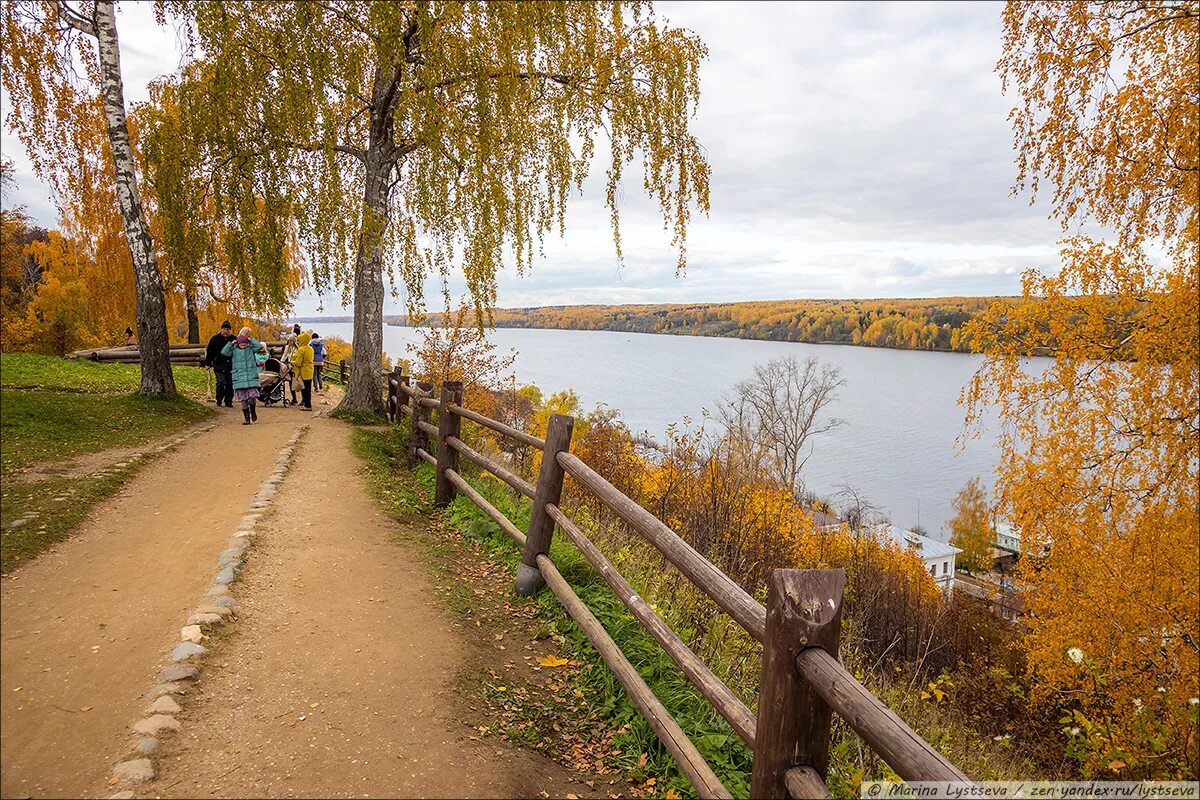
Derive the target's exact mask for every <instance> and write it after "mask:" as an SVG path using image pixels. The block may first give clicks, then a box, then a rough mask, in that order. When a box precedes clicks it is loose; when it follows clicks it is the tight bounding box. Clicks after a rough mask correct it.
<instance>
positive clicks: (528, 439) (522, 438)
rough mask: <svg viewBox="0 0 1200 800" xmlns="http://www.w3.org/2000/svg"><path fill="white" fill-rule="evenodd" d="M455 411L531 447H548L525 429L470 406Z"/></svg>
mask: <svg viewBox="0 0 1200 800" xmlns="http://www.w3.org/2000/svg"><path fill="white" fill-rule="evenodd" d="M453 411H454V413H455V414H458V415H459V416H461V417H465V418H466V419H469V420H471V421H472V422H474V423H477V424H479V425H482V426H483V427H485V428H490V429H491V430H493V431H496V433H502V434H504V435H505V436H507V437H508V438H510V439H515V440H516V441H518V442H521V443H522V444H527V445H529V446H530V447H536V448H537V449H538V450H544V449H546V442H545V441H543V440H542V439H539V438H537V437H536V436H530V435H529V434H528V433H525V431H519V430H517V429H516V428H514V427H512V426H510V425H505V424H504V423H503V422H497V421H496V420H494V419H492V418H491V417H485V416H484V415H483V414H477V413H475V412H474V411H472V410H471V409H469V408H463V407H462V406H455V407H454V408H453Z"/></svg>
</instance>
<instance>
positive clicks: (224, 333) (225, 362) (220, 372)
mask: <svg viewBox="0 0 1200 800" xmlns="http://www.w3.org/2000/svg"><path fill="white" fill-rule="evenodd" d="M232 340H233V325H231V324H230V323H229V320H225V321H224V322H222V323H221V330H220V332H219V333H217V334H215V335H214V336H213V337H212V338H211V339H209V340H208V347H207V348H206V349H205V351H204V365H205V366H206V367H212V371H213V373H214V374H215V375H216V376H217V406H218V407H219V406H221V405H222V404H223V405H224V406H225V407H226V408H233V360H232V359H231V358H230V357H229V356H227V355H225V354H224V353H222V352H221V351H222V350H223V349H225V345H227V344H229V343H230V342H231V341H232Z"/></svg>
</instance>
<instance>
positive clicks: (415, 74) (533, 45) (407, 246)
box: [167, 0, 709, 412]
mask: <svg viewBox="0 0 1200 800" xmlns="http://www.w3.org/2000/svg"><path fill="white" fill-rule="evenodd" d="M167 8H168V9H169V10H171V11H172V12H178V13H184V14H186V15H187V17H188V18H189V20H190V21H191V23H192V25H193V31H194V35H195V41H196V44H197V45H198V47H199V50H200V51H201V52H202V53H203V54H204V58H205V59H207V60H209V61H210V62H211V64H212V66H213V68H214V69H213V76H214V83H213V87H212V91H211V93H210V95H209V97H210V100H211V102H213V103H214V107H215V108H216V109H218V110H217V112H216V113H217V114H218V116H219V117H220V119H221V120H222V134H221V135H222V137H223V140H224V144H225V146H226V147H227V148H228V151H229V160H228V163H229V165H230V166H231V168H232V167H233V166H235V165H236V169H237V170H238V171H240V172H241V173H243V174H247V173H249V174H254V175H256V176H258V178H259V180H260V181H261V182H262V184H263V185H267V184H269V185H270V186H271V187H273V188H274V189H275V190H276V191H278V192H279V193H280V194H283V195H286V196H287V199H288V201H289V202H290V203H291V204H292V205H293V206H294V207H296V208H303V209H304V211H303V213H302V214H298V216H297V222H298V225H299V232H300V238H301V242H302V244H303V246H304V249H305V253H306V257H307V258H308V259H309V260H310V262H311V266H312V277H313V279H314V282H315V284H316V285H317V286H318V287H319V288H328V287H331V286H340V287H342V298H343V300H345V301H350V300H352V302H353V305H354V317H355V321H354V353H353V361H352V371H351V377H350V385H349V387H348V389H347V393H346V398H345V400H344V402H343V408H348V409H357V410H364V409H366V410H372V411H376V412H378V411H380V410H381V409H382V398H381V394H380V391H379V376H378V372H379V364H380V360H381V355H382V350H383V341H382V338H383V304H384V277H385V275H387V276H389V277H390V278H391V279H392V280H393V282H394V283H395V282H399V283H402V284H403V286H404V290H405V293H406V302H407V304H408V307H409V308H408V310H409V312H410V315H412V316H417V317H419V316H420V314H421V310H422V298H423V296H424V291H425V282H426V279H427V278H428V277H430V276H433V277H435V278H437V279H440V280H441V281H442V282H443V285H444V282H445V281H446V280H447V279H448V278H449V276H450V274H451V272H452V271H456V270H459V269H461V273H462V275H463V277H464V278H465V282H466V285H467V290H468V292H469V294H470V296H471V298H472V301H473V306H474V311H475V316H476V321H477V323H478V324H479V325H481V326H482V325H484V324H485V322H486V321H487V312H486V309H488V308H489V307H490V306H492V305H494V303H495V299H496V274H497V272H498V270H500V269H501V268H502V267H503V265H504V264H505V263H506V262H508V263H511V264H513V265H514V266H515V268H516V270H517V272H518V273H519V274H523V273H524V272H526V271H527V270H528V269H530V267H531V266H532V264H533V261H534V256H535V252H540V248H541V244H542V242H543V239H544V236H545V234H546V233H547V232H549V231H550V230H552V229H555V228H557V229H558V231H559V233H560V235H561V234H565V216H564V212H565V207H566V202H567V198H568V196H569V195H570V193H571V192H572V190H576V189H579V188H581V187H582V185H583V182H584V180H585V178H586V177H587V175H588V171H589V167H590V165H591V162H592V160H593V156H594V155H595V154H596V152H597V137H598V135H599V134H600V133H601V132H602V131H603V133H604V134H606V138H607V144H608V150H609V154H608V159H607V161H608V163H607V171H606V176H605V177H606V197H605V202H606V203H607V206H608V208H609V210H610V212H611V217H612V226H613V237H614V243H615V246H616V252H617V256H618V258H619V257H620V255H621V249H620V227H619V213H618V195H619V191H620V188H621V185H622V176H623V174H624V170H625V167H626V166H627V165H628V164H629V163H630V162H631V161H632V160H633V159H635V158H636V157H638V156H640V160H641V165H642V173H643V184H644V187H645V190H646V191H647V193H648V194H649V195H650V196H651V197H652V198H653V199H654V200H656V201H657V204H658V206H659V208H660V211H661V213H662V216H663V220H664V224H665V226H666V227H668V228H669V229H670V233H671V240H672V243H673V245H674V246H675V247H676V249H677V252H678V267H679V269H680V270H682V269H683V268H684V267H685V266H686V237H687V227H688V222H689V220H690V216H691V210H692V208H699V209H701V210H704V211H707V209H708V175H709V169H708V165H707V162H706V161H705V159H704V156H703V154H702V151H701V148H700V145H699V143H698V142H697V141H696V139H695V137H694V136H693V135H692V134H691V132H690V129H689V124H690V119H691V116H692V114H693V112H694V110H695V106H696V103H697V100H698V96H699V78H698V69H699V64H700V61H701V60H702V59H703V58H704V57H705V55H706V51H705V48H704V46H703V44H702V43H701V42H700V41H699V39H698V38H697V37H695V36H694V35H692V34H690V33H687V32H685V31H682V30H679V29H675V28H670V27H668V26H666V25H663V24H660V23H659V21H658V20H657V18H656V17H655V15H654V12H653V9H652V7H651V5H650V4H649V3H645V2H634V3H602V2H597V3H590V2H589V3H523V2H488V3H483V2H465V3H462V2H420V3H413V2H394V3H393V2H369V3H363V2H340V1H338V0H328V1H326V2H309V3H285V2H272V1H270V0H260V2H247V3H236V4H229V3H218V2H204V1H199V2H192V3H187V4H180V5H170V6H167ZM266 211H267V213H269V212H270V211H271V209H270V208H269V207H268V208H267V209H266ZM397 279H398V280H397Z"/></svg>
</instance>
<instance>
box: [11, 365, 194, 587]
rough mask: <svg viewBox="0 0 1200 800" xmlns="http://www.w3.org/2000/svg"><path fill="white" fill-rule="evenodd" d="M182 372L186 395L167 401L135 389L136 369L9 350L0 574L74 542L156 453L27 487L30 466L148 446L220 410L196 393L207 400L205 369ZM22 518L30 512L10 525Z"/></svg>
mask: <svg viewBox="0 0 1200 800" xmlns="http://www.w3.org/2000/svg"><path fill="white" fill-rule="evenodd" d="M174 372H175V380H176V383H177V385H178V386H179V389H180V391H181V392H183V393H184V394H185V395H187V396H181V397H175V398H172V399H169V400H161V399H154V398H149V397H143V396H141V395H138V394H136V392H137V389H138V385H139V382H140V370H139V368H138V367H137V366H136V365H129V364H96V363H92V362H89V361H77V360H67V359H62V358H55V357H52V356H38V355H30V354H25V353H10V354H4V355H0V477H2V478H3V492H2V494H0V520H3V522H2V523H0V524H2V525H3V527H2V528H0V571H5V572H7V571H8V570H9V569H11V568H12V567H13V566H15V565H16V564H17V563H18V562H20V561H25V560H28V559H30V558H33V557H34V556H36V555H37V554H38V553H40V552H41V551H43V550H45V549H46V548H47V547H49V546H50V545H52V544H54V543H56V542H58V541H61V540H62V539H64V538H66V537H67V536H68V535H70V532H71V530H72V529H73V528H74V527H75V526H76V525H77V524H78V523H79V522H80V521H81V520H82V519H83V518H84V517H85V516H86V515H87V513H88V511H89V510H90V509H91V507H92V505H94V504H95V503H96V502H98V501H100V500H103V499H105V498H107V497H109V496H111V495H112V494H113V493H114V492H116V490H117V489H118V488H119V487H120V486H121V484H122V483H123V482H124V481H125V480H126V479H127V478H128V477H130V476H131V475H133V474H134V473H135V472H136V471H137V470H138V469H139V468H140V466H141V465H142V464H144V463H146V462H147V461H149V460H151V458H150V457H148V456H147V457H143V458H140V459H133V460H130V461H128V462H127V466H125V467H122V468H113V469H110V470H107V471H106V472H105V473H104V474H102V475H89V476H86V477H83V478H66V477H56V478H50V479H48V480H41V481H38V482H34V483H18V482H17V481H16V480H15V477H16V475H17V473H18V472H19V471H20V470H21V469H22V468H23V467H25V466H28V465H30V464H36V463H39V462H46V461H49V462H60V461H64V460H67V459H70V458H71V457H73V456H77V455H81V454H84V453H94V452H97V451H101V450H105V449H108V448H112V447H132V446H136V445H140V444H143V443H145V442H147V441H150V440H151V439H155V438H157V437H159V436H165V435H167V434H171V433H175V432H177V431H179V430H181V429H182V428H185V427H187V426H189V425H191V424H193V423H195V422H198V421H200V420H202V419H205V418H206V417H208V416H210V415H211V414H212V413H213V409H212V408H207V407H205V406H203V405H201V404H200V403H198V402H196V401H195V400H193V399H189V398H190V397H195V398H197V399H199V398H203V397H204V395H205V393H206V378H205V375H204V373H203V371H202V370H200V369H198V368H196V367H175V369H174ZM30 515H32V516H30ZM22 517H29V518H28V519H27V520H26V521H25V522H23V523H20V524H19V525H18V526H17V527H15V528H12V527H10V525H11V524H12V523H13V522H15V521H17V520H18V519H20V518H22Z"/></svg>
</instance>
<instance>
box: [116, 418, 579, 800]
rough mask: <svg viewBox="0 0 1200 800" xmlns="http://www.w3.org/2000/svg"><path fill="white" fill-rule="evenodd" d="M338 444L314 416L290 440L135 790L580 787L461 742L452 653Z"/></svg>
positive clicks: (459, 652) (520, 756) (245, 793)
mask: <svg viewBox="0 0 1200 800" xmlns="http://www.w3.org/2000/svg"><path fill="white" fill-rule="evenodd" d="M350 437H351V429H350V427H349V426H348V425H346V424H345V423H342V422H339V421H337V420H330V419H326V418H323V417H318V418H316V419H314V420H313V421H312V425H311V427H310V428H309V431H308V433H307V434H306V435H305V437H304V439H303V440H302V441H301V442H300V444H299V445H298V446H297V449H296V452H295V454H294V456H293V458H292V468H291V471H290V472H289V473H288V475H287V477H286V478H285V479H284V481H283V482H282V483H281V484H280V488H279V494H278V495H277V497H276V499H275V505H274V512H273V514H272V515H271V516H270V517H267V518H264V519H263V520H262V521H261V522H260V523H259V525H258V533H257V534H256V539H255V546H254V549H253V551H252V553H251V555H250V557H249V559H248V561H247V563H246V567H245V569H244V570H243V572H242V574H241V577H240V579H239V582H238V584H237V585H236V586H235V590H234V593H235V595H236V596H237V598H238V606H237V614H238V621H237V623H236V624H235V625H234V626H233V628H232V633H231V634H230V638H229V639H228V640H227V641H225V642H224V643H222V644H221V645H220V647H219V648H218V649H217V650H216V652H215V653H214V654H213V655H211V656H209V657H208V658H207V660H206V665H205V667H204V670H203V677H202V679H201V681H200V683H199V685H198V687H197V692H198V694H199V696H198V697H192V698H189V703H188V704H187V705H186V706H185V709H184V711H183V713H182V714H181V715H180V717H179V719H180V721H181V723H182V729H181V731H180V732H179V733H178V734H176V735H175V736H174V737H172V738H171V739H168V740H167V741H166V742H164V747H163V751H162V754H161V756H162V757H161V758H160V760H159V775H158V779H157V780H156V781H155V782H154V783H152V784H147V785H146V786H144V787H142V789H140V790H139V791H138V794H139V796H140V795H143V794H145V795H150V794H153V795H156V796H165V797H264V796H271V797H285V796H286V797H351V796H370V797H417V796H422V797H538V796H542V795H541V793H542V792H545V793H546V795H549V796H558V797H562V796H565V795H566V794H567V793H568V792H570V791H579V788H578V787H575V788H574V789H572V788H570V786H571V784H570V783H569V781H570V779H571V777H572V776H571V775H570V774H569V773H567V772H566V771H564V770H563V769H562V768H561V767H559V766H558V765H556V764H554V763H553V762H551V761H549V760H548V759H546V758H544V757H542V756H540V755H538V754H536V753H532V752H529V751H525V750H521V749H519V748H516V747H509V746H506V745H502V744H501V745H498V744H495V743H485V742H482V741H473V740H471V739H470V737H469V734H471V733H472V731H471V730H470V729H468V728H466V727H465V726H464V725H463V723H462V722H461V721H459V720H460V719H461V714H463V713H464V712H465V709H463V706H462V702H463V701H462V700H461V699H459V698H458V697H457V696H456V694H455V692H454V679H455V675H456V673H457V672H458V670H459V669H460V667H461V666H462V663H463V659H464V658H465V653H466V647H465V646H464V644H463V643H462V642H461V640H460V639H458V638H457V637H458V636H459V635H460V634H456V633H454V632H452V630H451V626H450V621H449V619H448V618H447V617H446V616H445V615H444V614H443V613H442V612H441V610H439V609H438V608H437V607H436V600H435V599H434V596H433V594H432V592H431V587H430V586H429V584H428V581H427V579H426V577H425V575H424V573H423V570H422V568H421V566H420V564H419V563H418V562H417V559H416V558H415V557H414V556H412V555H411V554H410V553H408V552H407V551H406V550H405V549H404V548H403V547H402V546H400V545H398V544H397V543H396V542H395V534H396V532H397V523H396V522H394V521H392V520H390V519H388V518H387V517H385V516H384V515H382V514H381V512H380V511H379V509H378V507H377V505H376V503H375V502H374V500H373V499H372V498H371V497H370V496H369V495H368V493H367V490H366V486H365V478H364V477H363V476H362V475H361V473H360V469H361V463H360V462H359V460H358V459H357V458H356V457H355V456H354V455H353V454H352V453H351V451H350ZM97 788H98V787H93V789H97Z"/></svg>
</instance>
